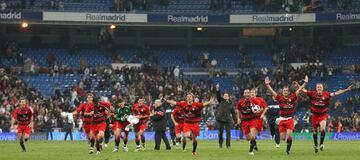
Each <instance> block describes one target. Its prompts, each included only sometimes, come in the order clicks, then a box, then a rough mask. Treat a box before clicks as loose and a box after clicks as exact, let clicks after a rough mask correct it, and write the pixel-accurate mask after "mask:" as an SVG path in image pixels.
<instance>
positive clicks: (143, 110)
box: [132, 97, 150, 152]
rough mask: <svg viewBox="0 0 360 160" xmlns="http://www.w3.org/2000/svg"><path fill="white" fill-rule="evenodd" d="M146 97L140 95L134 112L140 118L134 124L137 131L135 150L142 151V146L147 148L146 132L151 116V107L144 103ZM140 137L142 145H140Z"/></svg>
mask: <svg viewBox="0 0 360 160" xmlns="http://www.w3.org/2000/svg"><path fill="white" fill-rule="evenodd" d="M144 102H145V100H144V98H142V97H140V98H139V99H138V101H137V103H136V104H134V105H133V108H132V112H133V114H134V116H135V117H136V118H138V119H139V123H137V124H136V125H135V126H134V132H135V143H136V149H135V152H138V151H140V149H141V147H142V149H143V150H145V135H144V132H145V130H146V127H147V122H148V121H149V117H150V108H149V107H148V106H147V105H146V104H145V103H144ZM140 137H141V142H142V146H140Z"/></svg>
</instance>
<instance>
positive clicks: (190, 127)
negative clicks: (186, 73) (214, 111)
mask: <svg viewBox="0 0 360 160" xmlns="http://www.w3.org/2000/svg"><path fill="white" fill-rule="evenodd" d="M194 99H195V97H194V95H193V94H192V93H191V92H189V93H188V94H187V95H186V101H181V102H176V101H174V100H167V102H168V103H170V104H171V105H176V106H178V107H180V108H183V113H184V116H185V118H184V132H185V137H187V138H190V139H192V141H193V151H192V155H193V156H197V154H196V147H197V139H196V138H197V137H198V136H199V135H200V127H199V123H200V121H201V119H202V118H201V114H202V110H203V108H204V107H205V106H208V105H209V104H210V103H214V98H211V99H210V101H207V102H203V103H200V102H194Z"/></svg>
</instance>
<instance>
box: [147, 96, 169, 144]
mask: <svg viewBox="0 0 360 160" xmlns="http://www.w3.org/2000/svg"><path fill="white" fill-rule="evenodd" d="M154 107H155V108H154V111H153V114H152V115H151V120H152V122H153V127H154V131H155V148H154V150H160V143H161V139H163V141H164V142H165V145H166V150H170V149H171V147H170V144H169V141H168V139H167V137H166V134H165V131H166V118H165V110H164V107H163V105H162V104H161V100H160V99H157V100H155V103H154Z"/></svg>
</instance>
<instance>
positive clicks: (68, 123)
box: [63, 117, 73, 141]
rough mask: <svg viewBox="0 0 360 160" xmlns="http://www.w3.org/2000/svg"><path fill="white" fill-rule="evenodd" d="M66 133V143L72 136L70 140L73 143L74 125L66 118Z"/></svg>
mask: <svg viewBox="0 0 360 160" xmlns="http://www.w3.org/2000/svg"><path fill="white" fill-rule="evenodd" d="M63 127H64V128H63V129H64V131H65V132H66V133H65V138H64V141H66V139H67V136H68V135H69V134H70V139H71V141H72V140H73V135H72V128H73V124H72V123H71V122H69V119H68V118H67V117H65V118H64V126H63Z"/></svg>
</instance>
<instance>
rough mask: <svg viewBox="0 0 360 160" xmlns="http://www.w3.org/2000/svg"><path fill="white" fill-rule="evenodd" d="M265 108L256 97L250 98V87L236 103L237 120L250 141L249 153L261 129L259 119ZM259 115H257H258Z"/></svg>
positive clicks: (251, 152) (251, 153) (250, 153)
mask: <svg viewBox="0 0 360 160" xmlns="http://www.w3.org/2000/svg"><path fill="white" fill-rule="evenodd" d="M264 108H266V106H265V104H264V103H263V102H262V101H261V100H259V99H258V98H251V93H250V89H245V90H244V98H242V99H240V100H239V102H238V103H237V105H236V109H237V121H238V124H239V125H241V127H242V130H243V132H244V134H245V135H246V139H247V140H248V141H250V149H249V155H254V152H253V150H254V148H255V146H256V134H257V133H259V131H260V130H261V127H262V126H261V127H260V124H259V121H260V117H261V116H263V115H262V114H261V113H262V111H263V110H264ZM260 114H261V116H258V115H260Z"/></svg>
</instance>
